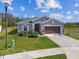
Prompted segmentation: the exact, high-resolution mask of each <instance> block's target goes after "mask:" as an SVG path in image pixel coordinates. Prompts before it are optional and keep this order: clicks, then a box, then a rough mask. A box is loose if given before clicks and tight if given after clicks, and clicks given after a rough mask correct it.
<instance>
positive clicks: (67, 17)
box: [65, 15, 74, 20]
mask: <svg viewBox="0 0 79 59" xmlns="http://www.w3.org/2000/svg"><path fill="white" fill-rule="evenodd" d="M65 18H66V19H69V20H70V19H73V18H74V17H73V16H71V15H70V16H66V17H65Z"/></svg>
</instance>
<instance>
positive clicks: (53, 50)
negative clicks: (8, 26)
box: [26, 48, 64, 58]
mask: <svg viewBox="0 0 79 59" xmlns="http://www.w3.org/2000/svg"><path fill="white" fill-rule="evenodd" d="M27 53H28V55H30V56H32V57H33V58H38V57H44V56H51V55H57V54H64V51H63V50H62V49H61V48H51V49H43V50H37V51H30V52H26V54H27Z"/></svg>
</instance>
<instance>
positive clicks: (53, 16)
mask: <svg viewBox="0 0 79 59" xmlns="http://www.w3.org/2000/svg"><path fill="white" fill-rule="evenodd" d="M50 17H52V18H56V19H62V18H63V17H64V15H63V14H60V13H52V14H50Z"/></svg>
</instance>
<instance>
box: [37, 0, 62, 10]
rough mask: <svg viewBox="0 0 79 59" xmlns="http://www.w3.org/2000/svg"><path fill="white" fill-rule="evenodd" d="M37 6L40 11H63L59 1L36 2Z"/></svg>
mask: <svg viewBox="0 0 79 59" xmlns="http://www.w3.org/2000/svg"><path fill="white" fill-rule="evenodd" d="M36 5H37V8H38V9H42V10H43V9H44V10H45V9H46V10H50V9H56V8H58V9H62V6H61V4H60V2H59V1H57V0H36Z"/></svg>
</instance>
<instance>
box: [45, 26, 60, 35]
mask: <svg viewBox="0 0 79 59" xmlns="http://www.w3.org/2000/svg"><path fill="white" fill-rule="evenodd" d="M44 32H45V34H52V33H57V34H60V27H59V26H45V28H44Z"/></svg>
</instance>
